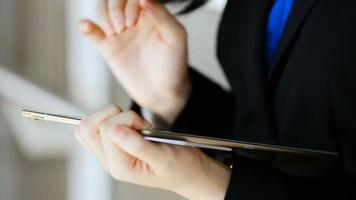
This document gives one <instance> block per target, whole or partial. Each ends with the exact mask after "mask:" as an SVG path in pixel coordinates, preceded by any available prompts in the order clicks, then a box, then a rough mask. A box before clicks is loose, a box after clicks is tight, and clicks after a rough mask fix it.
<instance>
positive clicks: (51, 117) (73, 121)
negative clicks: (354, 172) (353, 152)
mask: <svg viewBox="0 0 356 200" xmlns="http://www.w3.org/2000/svg"><path fill="white" fill-rule="evenodd" d="M22 116H24V117H27V118H30V119H33V120H42V121H49V122H57V123H63V124H69V125H78V124H79V123H80V122H81V119H80V118H76V117H71V116H65V115H57V114H49V113H44V112H37V111H31V110H22ZM140 132H141V134H142V136H143V137H144V138H145V140H148V141H152V142H160V143H167V144H173V145H181V146H191V147H197V148H205V149H214V150H220V151H233V150H234V149H245V150H249V151H268V152H275V153H285V154H296V155H304V156H312V157H321V158H333V157H336V156H338V153H337V152H330V151H321V150H315V149H306V148H294V147H286V146H278V145H270V144H262V143H253V142H245V141H237V140H228V139H221V138H213V137H205V136H201V135H192V134H184V133H175V132H171V131H163V130H157V129H143V130H140Z"/></svg>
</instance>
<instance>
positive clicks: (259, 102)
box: [239, 0, 277, 143]
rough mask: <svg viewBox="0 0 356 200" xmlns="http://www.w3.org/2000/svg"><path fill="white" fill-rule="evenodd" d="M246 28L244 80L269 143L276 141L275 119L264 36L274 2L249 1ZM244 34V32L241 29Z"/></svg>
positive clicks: (243, 64) (244, 35) (246, 3)
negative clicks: (268, 81)
mask: <svg viewBox="0 0 356 200" xmlns="http://www.w3.org/2000/svg"><path fill="white" fill-rule="evenodd" d="M244 2H245V5H244V6H246V10H248V12H249V13H248V14H246V20H245V21H244V22H245V23H246V24H245V26H244V27H245V28H244V32H243V33H242V34H243V38H245V40H244V41H242V42H243V43H244V44H243V45H241V47H242V49H240V51H239V52H244V55H243V59H242V62H243V63H242V66H243V73H244V79H245V80H244V81H245V82H246V87H247V91H248V96H249V98H250V101H251V104H252V106H253V109H254V111H255V113H256V116H257V120H258V121H260V123H261V124H263V127H264V128H265V132H264V133H259V134H261V135H260V138H263V140H264V141H265V142H271V143H275V142H276V138H277V137H275V136H276V135H275V134H273V133H275V124H274V117H273V115H272V110H271V106H270V103H269V102H270V100H269V98H268V92H267V67H266V66H265V63H266V60H265V44H264V41H265V40H264V38H265V37H264V36H265V31H266V25H267V19H268V15H269V11H270V8H271V6H272V3H273V1H269V0H263V1H260V0H246V1H244ZM239 31H242V30H239Z"/></svg>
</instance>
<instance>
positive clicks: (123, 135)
mask: <svg viewBox="0 0 356 200" xmlns="http://www.w3.org/2000/svg"><path fill="white" fill-rule="evenodd" d="M109 137H110V138H111V139H112V140H113V142H114V143H115V144H116V145H118V146H119V148H121V149H122V150H123V151H125V152H127V153H128V154H130V155H132V156H134V157H136V158H138V159H140V160H142V161H144V162H146V163H147V164H149V165H155V164H156V163H159V158H160V155H161V152H160V151H159V149H158V146H157V145H155V144H154V143H151V142H149V141H146V140H145V139H144V138H143V137H142V136H141V135H140V134H139V133H137V132H136V131H134V130H132V129H130V128H127V127H125V126H117V127H116V128H114V129H111V131H110V132H109Z"/></svg>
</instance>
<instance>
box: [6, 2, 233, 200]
mask: <svg viewBox="0 0 356 200" xmlns="http://www.w3.org/2000/svg"><path fill="white" fill-rule="evenodd" d="M225 3H226V1H225V0H213V1H210V2H209V3H208V5H206V6H205V7H203V8H202V9H200V10H198V11H196V12H194V13H192V14H189V15H184V16H180V17H179V20H180V21H181V22H182V23H183V24H184V25H185V26H186V28H187V30H188V33H189V50H190V52H189V54H190V63H191V64H192V65H193V66H194V67H196V68H197V69H198V70H199V71H201V72H202V73H204V74H206V75H207V76H209V77H211V78H212V79H214V80H215V81H217V82H218V83H220V84H221V85H222V86H223V87H226V88H227V87H228V84H227V82H226V80H225V78H224V76H223V74H222V71H221V69H220V68H219V65H218V62H217V60H216V56H215V45H216V33H217V26H218V22H219V20H220V16H221V13H222V10H223V8H224V5H225ZM171 9H173V10H175V9H177V7H176V6H172V8H171ZM81 18H91V19H95V15H94V0H75V1H73V0H31V1H28V0H0V200H22V199H26V200H45V199H46V200H47V199H51V200H66V199H68V200H98V199H100V200H114V199H115V200H117V199H119V200H126V199H127V200H128V199H130V200H132V199H138V200H140V199H145V200H150V199H152V200H153V199H155V200H160V199H162V200H163V199H164V200H179V199H182V198H181V197H179V196H177V195H175V194H173V193H171V192H168V191H161V190H157V189H152V188H145V187H140V186H135V185H132V184H128V183H123V182H118V181H114V180H112V179H111V178H110V177H109V176H108V175H107V174H105V173H104V171H103V170H102V169H101V168H100V166H99V164H98V163H97V162H96V160H95V159H94V158H93V157H92V156H91V155H89V154H88V153H86V152H85V151H83V150H82V149H81V148H80V146H79V145H78V144H77V143H76V142H75V140H74V137H73V136H72V131H73V127H70V126H63V125H56V124H49V123H43V122H36V123H34V122H33V121H29V120H26V119H23V118H22V117H21V116H20V111H21V109H22V108H27V109H34V110H39V111H44V112H51V113H58V114H68V115H78V116H82V115H84V114H85V113H88V112H92V111H94V110H97V109H98V108H101V107H103V106H105V105H107V104H113V103H114V104H118V105H120V106H122V107H125V108H128V106H129V105H130V99H129V97H128V96H127V95H126V93H125V91H124V90H123V89H122V88H121V87H120V84H119V83H118V82H117V81H116V80H114V78H113V77H112V76H111V74H110V73H109V71H108V70H107V67H106V66H105V63H104V61H103V60H102V59H101V58H100V56H99V55H98V53H97V52H96V50H95V49H94V48H93V46H92V45H91V44H90V43H89V42H88V41H86V40H84V39H82V38H81V37H80V36H79V34H78V33H77V31H76V24H77V22H78V20H79V19H81Z"/></svg>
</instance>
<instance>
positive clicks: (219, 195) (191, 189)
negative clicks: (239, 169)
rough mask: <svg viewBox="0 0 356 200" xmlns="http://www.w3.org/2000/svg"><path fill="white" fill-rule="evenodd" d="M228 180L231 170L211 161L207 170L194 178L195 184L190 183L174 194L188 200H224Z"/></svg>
mask: <svg viewBox="0 0 356 200" xmlns="http://www.w3.org/2000/svg"><path fill="white" fill-rule="evenodd" d="M210 159H211V158H210ZM230 178H231V169H230V168H229V167H227V166H225V165H223V164H221V163H219V162H218V161H216V160H213V159H211V162H210V164H209V167H208V170H206V172H203V175H202V176H201V177H200V178H198V177H196V180H197V182H195V181H192V182H191V184H190V185H189V184H187V187H185V188H184V189H182V190H179V191H175V192H176V193H178V194H180V195H182V196H184V197H185V198H187V199H190V200H195V199H205V200H224V198H225V195H226V191H227V188H228V185H229V182H230ZM173 191H174V190H173Z"/></svg>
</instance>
